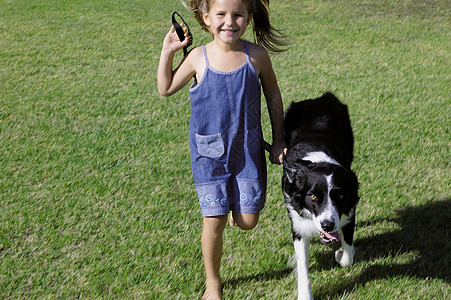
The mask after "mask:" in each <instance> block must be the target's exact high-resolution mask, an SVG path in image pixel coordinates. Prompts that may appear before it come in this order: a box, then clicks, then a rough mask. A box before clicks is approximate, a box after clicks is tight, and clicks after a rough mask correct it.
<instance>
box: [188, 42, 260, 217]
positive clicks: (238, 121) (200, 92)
mask: <svg viewBox="0 0 451 300" xmlns="http://www.w3.org/2000/svg"><path fill="white" fill-rule="evenodd" d="M245 43H246V62H245V63H244V64H243V65H242V66H240V67H239V68H237V69H235V70H233V71H230V72H223V71H219V70H216V69H213V68H212V67H211V66H210V65H209V63H208V57H207V52H206V50H205V47H204V46H202V51H203V54H204V57H205V61H206V70H205V72H204V75H203V77H202V79H201V80H200V82H199V83H198V84H197V85H196V84H195V83H194V84H193V85H192V86H191V88H190V96H191V120H190V148H191V167H192V171H193V177H194V183H195V185H196V190H197V194H198V197H199V202H200V206H201V209H202V215H203V216H204V217H208V216H220V215H226V214H228V213H229V211H234V212H242V213H257V212H259V211H261V210H262V209H263V207H264V204H265V197H266V160H265V155H264V149H263V135H262V128H261V84H260V81H259V78H258V75H257V73H256V71H255V69H254V67H253V65H252V63H251V61H250V59H249V47H248V43H247V42H245Z"/></svg>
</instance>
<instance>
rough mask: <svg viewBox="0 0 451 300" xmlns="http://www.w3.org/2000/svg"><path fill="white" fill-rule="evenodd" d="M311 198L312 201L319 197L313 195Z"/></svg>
mask: <svg viewBox="0 0 451 300" xmlns="http://www.w3.org/2000/svg"><path fill="white" fill-rule="evenodd" d="M310 198H311V199H312V200H316V199H318V197H316V195H313V194H311V195H310Z"/></svg>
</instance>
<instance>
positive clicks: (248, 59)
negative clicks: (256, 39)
mask: <svg viewBox="0 0 451 300" xmlns="http://www.w3.org/2000/svg"><path fill="white" fill-rule="evenodd" d="M244 46H245V47H246V60H247V61H248V62H250V61H251V60H250V57H249V43H248V42H247V41H246V40H245V41H244Z"/></svg>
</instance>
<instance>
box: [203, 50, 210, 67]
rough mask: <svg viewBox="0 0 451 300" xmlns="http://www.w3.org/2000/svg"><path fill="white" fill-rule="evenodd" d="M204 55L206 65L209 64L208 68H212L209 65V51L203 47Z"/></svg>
mask: <svg viewBox="0 0 451 300" xmlns="http://www.w3.org/2000/svg"><path fill="white" fill-rule="evenodd" d="M201 47H202V53H203V54H204V57H205V63H206V64H207V68H208V67H209V66H210V64H209V63H208V56H207V50H205V46H204V45H202V46H201Z"/></svg>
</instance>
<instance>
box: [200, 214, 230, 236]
mask: <svg viewBox="0 0 451 300" xmlns="http://www.w3.org/2000/svg"><path fill="white" fill-rule="evenodd" d="M226 223H227V215H223V216H215V217H204V230H207V231H210V232H217V233H221V234H222V231H223V230H224V227H225V225H226Z"/></svg>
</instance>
